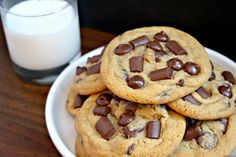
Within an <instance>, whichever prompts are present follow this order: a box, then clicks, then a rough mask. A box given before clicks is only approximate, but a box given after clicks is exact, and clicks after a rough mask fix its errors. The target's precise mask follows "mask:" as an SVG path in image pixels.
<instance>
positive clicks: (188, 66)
mask: <svg viewBox="0 0 236 157" xmlns="http://www.w3.org/2000/svg"><path fill="white" fill-rule="evenodd" d="M184 71H185V72H187V73H188V74H189V75H197V74H199V72H200V67H199V66H198V65H197V64H195V63H193V62H187V63H185V65H184Z"/></svg>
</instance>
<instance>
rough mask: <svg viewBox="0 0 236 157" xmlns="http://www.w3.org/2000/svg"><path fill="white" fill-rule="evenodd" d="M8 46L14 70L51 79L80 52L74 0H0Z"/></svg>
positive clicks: (24, 75) (33, 78)
mask: <svg viewBox="0 0 236 157" xmlns="http://www.w3.org/2000/svg"><path fill="white" fill-rule="evenodd" d="M0 4H1V6H0V9H1V18H2V23H3V28H4V32H5V36H6V41H7V45H8V50H9V53H10V57H11V59H12V62H13V67H14V70H15V71H16V73H17V74H18V75H19V76H20V77H21V78H23V79H25V80H27V81H31V82H36V83H39V84H49V83H52V82H53V81H54V80H55V78H56V77H57V75H58V74H59V73H60V72H61V71H62V70H63V69H64V68H65V67H66V66H67V65H68V64H69V62H70V61H71V60H72V59H74V58H75V57H79V56H80V54H81V53H80V30H79V19H78V10H77V0H0Z"/></svg>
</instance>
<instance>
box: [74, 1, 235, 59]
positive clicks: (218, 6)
mask: <svg viewBox="0 0 236 157" xmlns="http://www.w3.org/2000/svg"><path fill="white" fill-rule="evenodd" d="M78 7H79V14H80V25H81V26H82V27H83V26H84V27H90V28H95V29H98V30H102V31H105V32H110V33H113V34H117V35H118V34H121V33H122V32H124V31H126V30H129V29H133V28H138V27H143V26H158V25H167V26H173V27H176V28H178V29H181V30H183V31H185V32H188V33H190V34H191V35H193V36H194V37H195V38H197V39H198V40H199V41H200V42H201V43H202V44H203V45H204V46H206V47H209V48H211V49H214V50H216V51H218V52H220V53H223V54H224V55H226V56H228V57H229V58H231V59H232V60H234V61H236V40H235V37H236V1H233V0H198V1H197V0H78Z"/></svg>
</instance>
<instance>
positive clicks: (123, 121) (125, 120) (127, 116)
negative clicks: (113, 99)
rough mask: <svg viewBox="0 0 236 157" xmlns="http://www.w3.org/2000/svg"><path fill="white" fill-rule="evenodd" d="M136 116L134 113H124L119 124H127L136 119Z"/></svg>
mask: <svg viewBox="0 0 236 157" xmlns="http://www.w3.org/2000/svg"><path fill="white" fill-rule="evenodd" d="M134 117H135V116H134V115H133V114H128V113H123V114H122V115H120V119H119V121H118V124H119V125H120V126H126V125H128V124H129V123H131V122H132V121H133V120H134Z"/></svg>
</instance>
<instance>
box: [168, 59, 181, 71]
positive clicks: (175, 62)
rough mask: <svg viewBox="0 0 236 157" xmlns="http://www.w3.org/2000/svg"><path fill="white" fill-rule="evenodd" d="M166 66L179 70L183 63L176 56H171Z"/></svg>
mask: <svg viewBox="0 0 236 157" xmlns="http://www.w3.org/2000/svg"><path fill="white" fill-rule="evenodd" d="M167 66H168V67H169V68H171V69H173V70H176V71H180V70H182V69H183V67H184V63H183V62H182V61H181V60H180V59H178V58H172V59H170V60H168V61H167Z"/></svg>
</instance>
